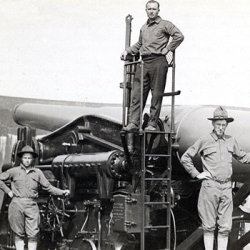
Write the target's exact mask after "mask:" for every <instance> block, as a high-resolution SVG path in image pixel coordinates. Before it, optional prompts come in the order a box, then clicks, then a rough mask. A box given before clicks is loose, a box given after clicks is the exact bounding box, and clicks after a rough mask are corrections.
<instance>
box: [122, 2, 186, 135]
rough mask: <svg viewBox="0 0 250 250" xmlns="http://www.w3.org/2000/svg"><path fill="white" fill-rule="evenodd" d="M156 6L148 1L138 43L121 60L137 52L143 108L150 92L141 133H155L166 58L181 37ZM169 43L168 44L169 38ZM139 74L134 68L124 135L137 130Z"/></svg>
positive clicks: (165, 71) (124, 53)
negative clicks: (139, 55)
mask: <svg viewBox="0 0 250 250" xmlns="http://www.w3.org/2000/svg"><path fill="white" fill-rule="evenodd" d="M159 12H160V4H159V3H158V2H157V1H154V0H150V1H148V2H147V4H146V13H147V16H148V20H147V22H146V23H145V24H144V25H143V26H142V28H141V30H140V37H139V41H138V42H137V43H135V44H134V45H133V46H131V47H129V48H127V49H126V50H125V51H124V52H123V53H122V54H121V59H122V60H126V57H127V55H128V54H137V53H138V52H140V54H141V57H142V60H143V62H144V72H143V80H144V86H143V108H144V107H145V104H146V101H147V97H148V93H149V90H151V92H152V99H151V107H150V117H149V122H148V126H147V127H146V128H145V130H148V131H153V130H156V125H157V121H158V118H159V115H160V111H161V103H162V95H163V93H164V89H165V85H166V76H167V71H168V62H167V59H166V55H167V54H168V53H169V52H170V51H174V50H175V49H176V48H177V47H178V46H179V45H180V43H181V42H182V41H183V39H184V36H183V34H182V33H181V31H180V30H179V29H178V28H177V27H176V26H175V25H174V24H172V23H171V22H169V21H166V20H163V19H161V17H160V16H159V15H158V14H159ZM170 37H172V41H171V42H170V43H169V38H170ZM140 74H141V69H140V67H139V66H138V67H137V70H136V74H135V80H134V86H133V89H132V98H131V107H130V115H129V122H130V123H129V124H128V126H127V127H125V128H124V130H125V131H136V130H138V128H139V120H140V92H141V91H140V78H141V77H140Z"/></svg>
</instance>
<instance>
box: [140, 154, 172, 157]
mask: <svg viewBox="0 0 250 250" xmlns="http://www.w3.org/2000/svg"><path fill="white" fill-rule="evenodd" d="M145 156H149V157H170V155H165V154H145Z"/></svg>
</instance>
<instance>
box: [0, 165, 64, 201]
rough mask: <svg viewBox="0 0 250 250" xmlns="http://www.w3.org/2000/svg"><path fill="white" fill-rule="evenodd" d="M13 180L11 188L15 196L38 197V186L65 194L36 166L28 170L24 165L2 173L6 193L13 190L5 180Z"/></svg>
mask: <svg viewBox="0 0 250 250" xmlns="http://www.w3.org/2000/svg"><path fill="white" fill-rule="evenodd" d="M7 180H10V181H11V190H12V192H13V194H14V197H21V198H32V199H35V198H37V197H38V187H39V186H40V185H41V187H42V188H43V189H44V190H47V191H48V192H49V193H51V194H53V195H63V191H62V190H61V189H58V188H56V187H54V186H52V185H51V184H50V183H49V181H48V180H47V179H46V177H45V176H44V174H43V172H42V171H41V170H40V169H38V168H35V167H32V168H30V169H29V170H26V168H25V167H24V166H22V165H21V166H18V167H14V168H11V169H8V170H7V171H6V172H3V173H1V174H0V189H2V190H3V191H4V192H5V193H9V192H10V191H11V190H10V189H9V187H8V186H7V185H6V184H5V183H4V181H7Z"/></svg>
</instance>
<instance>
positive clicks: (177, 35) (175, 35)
mask: <svg viewBox="0 0 250 250" xmlns="http://www.w3.org/2000/svg"><path fill="white" fill-rule="evenodd" d="M165 28H166V32H167V33H168V34H169V35H170V36H171V37H172V41H171V42H170V43H169V44H168V45H167V50H170V51H174V50H175V49H176V48H177V47H178V46H179V45H180V44H181V43H182V41H183V40H184V35H183V34H182V33H181V31H180V30H179V29H178V28H177V27H176V26H175V25H174V24H172V23H171V22H169V21H167V22H166V26H165Z"/></svg>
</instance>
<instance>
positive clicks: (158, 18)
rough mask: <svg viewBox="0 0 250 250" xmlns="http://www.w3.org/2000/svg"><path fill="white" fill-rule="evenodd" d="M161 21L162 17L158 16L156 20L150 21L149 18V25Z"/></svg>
mask: <svg viewBox="0 0 250 250" xmlns="http://www.w3.org/2000/svg"><path fill="white" fill-rule="evenodd" d="M160 21H161V17H160V16H157V17H156V18H155V20H154V21H152V22H151V21H150V20H149V19H148V20H147V25H150V24H153V23H157V24H158V23H159V22H160Z"/></svg>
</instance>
